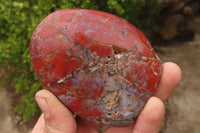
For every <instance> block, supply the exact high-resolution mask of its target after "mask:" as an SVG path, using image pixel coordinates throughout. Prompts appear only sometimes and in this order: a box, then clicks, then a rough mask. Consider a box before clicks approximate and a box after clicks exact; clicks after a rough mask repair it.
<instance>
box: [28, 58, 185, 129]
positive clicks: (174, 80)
mask: <svg viewBox="0 0 200 133" xmlns="http://www.w3.org/2000/svg"><path fill="white" fill-rule="evenodd" d="M181 76H182V75H181V70H180V68H179V67H178V66H177V65H176V64H174V63H171V62H168V63H164V64H163V73H162V77H161V82H160V84H159V86H158V88H157V90H156V92H155V94H154V96H153V97H151V98H150V99H149V100H148V102H147V104H146V105H145V107H144V109H143V110H142V112H141V113H140V115H139V116H138V118H137V121H136V122H135V123H134V124H133V125H131V126H129V127H111V128H109V129H107V130H106V131H105V133H158V131H159V129H160V126H161V124H162V121H163V117H164V113H165V107H164V104H163V102H164V101H165V100H167V98H168V97H169V96H170V94H171V93H172V92H173V90H174V89H175V88H176V86H177V85H178V83H179V82H180V80H181ZM35 98H36V101H37V103H38V105H39V107H40V108H41V110H42V111H43V114H42V115H41V116H40V118H39V120H38V122H37V123H36V125H35V127H34V128H33V131H32V133H98V131H97V129H96V127H94V126H92V125H91V124H89V123H87V122H85V121H77V122H76V120H75V119H74V116H73V114H72V113H71V112H70V111H69V110H68V109H67V108H66V107H65V106H64V105H63V104H62V103H61V102H60V101H59V100H58V99H57V98H56V97H55V96H54V95H53V94H52V93H51V92H49V91H47V90H41V91H39V92H37V93H36V96H35Z"/></svg>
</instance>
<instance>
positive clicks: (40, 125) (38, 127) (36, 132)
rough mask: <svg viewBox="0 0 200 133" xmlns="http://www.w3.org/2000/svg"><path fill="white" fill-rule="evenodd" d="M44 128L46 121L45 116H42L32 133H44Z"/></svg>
mask: <svg viewBox="0 0 200 133" xmlns="http://www.w3.org/2000/svg"><path fill="white" fill-rule="evenodd" d="M44 128H45V121H44V114H42V115H41V116H40V118H39V119H38V121H37V123H36V125H35V127H34V128H33V130H32V133H41V131H43V130H44Z"/></svg>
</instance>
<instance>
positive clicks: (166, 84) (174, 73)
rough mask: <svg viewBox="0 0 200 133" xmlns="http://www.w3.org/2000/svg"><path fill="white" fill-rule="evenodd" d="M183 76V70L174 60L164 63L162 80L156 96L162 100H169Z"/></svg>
mask: <svg viewBox="0 0 200 133" xmlns="http://www.w3.org/2000/svg"><path fill="white" fill-rule="evenodd" d="M181 77H182V72H181V69H180V67H179V66H178V65H176V64H175V63H172V62H167V63H164V64H163V72H162V77H161V81H160V84H159V86H158V88H157V89H156V92H155V94H154V96H156V97H159V98H160V99H161V100H162V101H165V100H167V98H168V97H169V96H170V95H171V93H172V92H173V90H174V89H175V88H176V87H177V85H178V84H179V82H180V81H181Z"/></svg>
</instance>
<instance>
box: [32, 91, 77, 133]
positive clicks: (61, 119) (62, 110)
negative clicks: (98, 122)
mask: <svg viewBox="0 0 200 133" xmlns="http://www.w3.org/2000/svg"><path fill="white" fill-rule="evenodd" d="M35 99H36V102H37V104H38V105H39V107H40V109H41V110H42V111H43V115H42V116H43V119H44V122H43V124H44V126H43V127H44V129H43V131H38V133H43V132H45V133H75V132H76V121H75V119H74V116H73V114H72V113H71V112H70V111H69V110H68V109H67V108H66V107H65V106H64V105H63V104H62V103H61V102H60V101H59V100H58V99H57V98H56V97H55V96H54V95H53V94H52V93H51V92H49V91H47V90H40V91H39V92H37V93H36V95H35Z"/></svg>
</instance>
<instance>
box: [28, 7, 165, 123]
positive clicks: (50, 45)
mask: <svg viewBox="0 0 200 133" xmlns="http://www.w3.org/2000/svg"><path fill="white" fill-rule="evenodd" d="M30 54H31V61H32V64H33V67H34V70H35V72H36V73H37V75H38V77H39V79H40V81H41V82H42V84H43V85H44V87H45V88H46V89H48V90H50V91H51V92H52V93H54V94H55V95H56V96H57V97H58V98H59V100H60V101H61V102H62V103H63V104H64V105H65V106H66V107H67V108H68V109H70V110H71V111H72V112H73V113H74V114H77V115H78V116H79V117H81V118H83V119H86V120H88V121H92V122H94V123H96V124H98V125H108V126H126V125H129V124H132V123H134V120H135V119H136V118H137V116H138V114H139V113H140V112H141V110H142V109H143V107H144V105H145V103H146V102H147V100H148V99H149V98H150V97H151V96H152V95H153V93H154V92H155V90H156V88H157V86H158V84H159V81H160V77H161V70H162V64H161V62H160V60H159V58H158V57H157V55H156V54H155V52H154V50H153V48H152V47H151V45H150V43H149V42H148V40H147V39H146V37H145V36H144V35H143V34H142V33H141V32H140V31H139V30H138V29H137V28H136V27H134V26H133V25H131V24H130V23H128V22H127V21H125V20H123V19H121V18H119V17H117V16H115V15H112V14H109V13H105V12H100V11H94V10H86V9H65V10H59V11H56V12H54V13H52V14H50V15H48V16H47V17H46V18H45V19H44V20H43V21H42V22H41V23H40V24H39V25H38V26H37V28H36V30H35V32H34V33H33V36H32V39H31V46H30Z"/></svg>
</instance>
